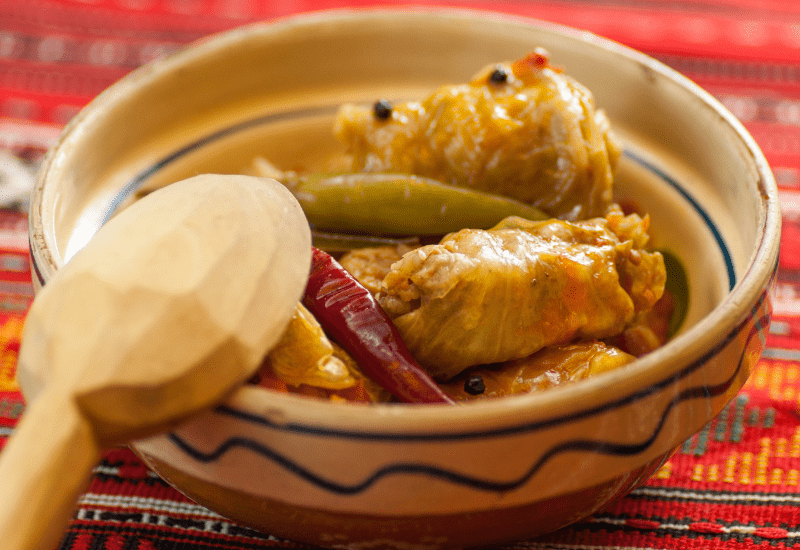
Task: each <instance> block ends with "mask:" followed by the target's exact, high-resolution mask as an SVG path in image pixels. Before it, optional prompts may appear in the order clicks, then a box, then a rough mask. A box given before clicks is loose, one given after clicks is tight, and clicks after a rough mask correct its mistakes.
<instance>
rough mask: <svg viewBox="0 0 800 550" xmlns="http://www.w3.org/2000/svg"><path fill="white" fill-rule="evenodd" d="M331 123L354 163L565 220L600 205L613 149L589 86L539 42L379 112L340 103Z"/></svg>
mask: <svg viewBox="0 0 800 550" xmlns="http://www.w3.org/2000/svg"><path fill="white" fill-rule="evenodd" d="M498 75H501V76H499V77H498ZM334 132H335V135H336V137H337V138H338V140H339V141H340V142H341V143H343V144H344V145H345V147H346V149H347V152H348V153H349V154H350V155H351V156H352V166H351V169H352V170H354V171H357V172H361V171H363V172H398V173H407V174H415V175H418V176H425V177H428V178H432V179H435V180H439V181H441V182H444V183H447V184H450V185H455V186H459V187H465V188H469V189H475V190H479V191H484V192H490V193H495V194H498V195H503V196H506V197H510V198H513V199H516V200H518V201H521V202H524V203H526V204H531V205H533V206H536V207H537V208H540V209H541V210H544V211H545V212H547V213H548V214H549V215H550V216H553V217H558V218H560V219H567V220H579V219H587V218H591V217H594V216H603V215H605V214H606V211H607V209H608V208H609V207H610V206H611V203H612V200H613V197H612V184H613V173H614V170H615V167H616V163H617V160H618V158H619V155H620V152H621V149H620V146H619V145H618V144H617V142H616V140H615V138H614V136H613V133H612V131H611V129H610V124H609V120H608V118H607V116H606V115H605V112H604V111H603V110H602V109H597V108H596V107H595V101H594V98H593V96H592V94H591V92H590V91H589V90H588V89H587V88H586V87H584V86H583V85H581V84H580V83H579V82H577V81H576V80H575V79H573V78H571V77H569V76H568V75H566V74H564V73H563V72H561V71H560V70H559V69H558V68H555V67H553V66H551V65H550V63H549V60H548V57H547V54H546V52H543V51H541V50H537V51H536V52H534V53H532V54H531V55H529V56H527V57H525V58H523V59H520V60H518V61H515V62H513V63H509V62H504V63H496V64H492V65H489V66H487V67H485V68H484V69H482V70H481V71H480V72H478V73H477V74H476V75H475V76H474V77H473V78H472V80H471V81H470V82H469V83H466V84H459V85H448V86H442V87H441V88H439V89H438V90H436V91H434V92H433V93H432V94H430V95H429V96H428V97H426V98H424V99H422V100H421V101H408V102H403V103H396V104H395V105H394V106H393V107H392V109H391V111H390V112H388V113H386V112H384V113H383V116H378V115H377V114H376V112H375V110H374V109H373V108H372V107H371V106H364V105H344V106H342V107H341V108H340V110H339V113H338V114H337V118H336V121H335V128H334Z"/></svg>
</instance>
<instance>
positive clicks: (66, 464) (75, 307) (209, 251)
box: [0, 175, 311, 550]
mask: <svg viewBox="0 0 800 550" xmlns="http://www.w3.org/2000/svg"><path fill="white" fill-rule="evenodd" d="M310 255H311V237H310V231H309V227H308V223H307V221H306V219H305V217H304V215H303V212H302V210H301V208H300V206H299V204H298V203H297V202H296V201H295V199H294V198H293V197H292V195H291V193H289V191H287V190H286V189H285V188H284V187H283V186H282V185H281V184H279V183H277V182H276V181H274V180H265V179H260V178H251V177H247V176H216V175H204V176H197V177H194V178H191V179H189V180H184V181H182V182H178V183H175V184H173V185H170V186H168V187H165V188H164V189H161V190H159V191H156V192H154V193H152V194H150V195H148V196H147V197H145V198H143V199H142V200H141V201H139V202H137V203H135V204H133V205H132V206H130V207H128V208H127V209H125V210H123V211H122V212H121V213H120V214H118V215H117V216H115V217H114V218H112V219H111V220H110V221H109V222H108V223H107V224H105V225H104V226H103V227H102V228H101V229H100V231H99V232H98V233H97V235H96V236H95V237H93V238H92V239H91V240H90V242H89V243H88V245H87V246H86V247H85V248H84V249H83V250H81V251H80V252H79V253H77V254H76V255H75V257H74V258H73V259H72V260H70V261H69V262H68V263H67V264H66V266H65V267H63V268H62V269H60V270H58V271H57V272H56V274H55V276H54V277H53V278H52V279H51V280H50V281H49V282H48V283H47V285H46V286H45V287H44V288H43V289H42V290H41V292H40V293H39V294H38V295H37V296H36V298H35V300H34V303H33V305H32V307H31V309H30V312H29V314H28V317H27V319H26V324H25V329H24V332H23V338H22V347H21V350H20V355H19V362H18V376H19V381H20V385H21V386H22V388H23V391H24V392H25V396H26V399H27V401H28V407H27V409H26V411H25V414H24V416H23V418H22V419H21V421H20V423H19V425H18V426H17V429H16V430H15V432H14V434H13V435H12V437H11V438H10V440H9V441H8V444H7V445H6V447H5V449H4V450H3V452H2V453H1V454H0V540H2V541H3V548H4V549H5V550H33V549H46V550H49V549H50V548H55V547H56V545H57V544H58V542H59V541H60V539H61V537H62V536H63V533H64V529H65V527H66V524H67V522H68V521H69V519H70V516H71V514H72V512H73V510H74V506H75V502H76V500H77V499H78V497H79V496H80V494H81V493H82V492H83V490H84V489H85V487H86V484H87V482H88V480H89V478H90V473H91V469H92V468H93V466H94V465H96V463H97V462H98V460H99V458H100V456H101V452H102V451H103V450H104V449H106V448H108V447H110V446H113V445H116V444H119V443H123V442H126V441H129V440H131V439H135V438H140V437H143V436H147V435H152V434H155V433H158V432H159V431H163V430H165V429H167V428H169V427H170V426H172V425H174V424H176V423H178V422H179V421H181V420H183V419H185V418H186V417H188V416H189V415H191V414H193V413H196V412H198V411H200V410H202V409H205V408H207V407H210V406H211V405H213V404H215V403H217V402H219V401H221V400H222V399H224V398H225V397H226V396H227V395H228V394H229V393H231V392H232V391H233V390H234V389H235V388H236V387H237V386H238V385H240V384H242V383H243V382H245V381H246V380H247V379H248V378H249V377H250V376H252V374H253V373H254V372H255V371H256V369H257V368H258V365H259V364H260V362H261V360H262V358H263V356H264V355H265V353H266V352H267V351H268V350H269V349H270V348H271V347H272V346H273V345H274V344H275V343H277V341H278V339H279V338H280V336H281V334H282V332H283V330H284V328H285V327H286V325H287V324H288V322H289V320H290V318H291V316H292V314H293V312H294V310H295V307H296V305H297V302H298V300H299V299H300V298H301V295H302V293H303V290H304V288H305V285H306V279H307V277H308V269H309V265H310Z"/></svg>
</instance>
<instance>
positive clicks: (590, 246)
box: [377, 211, 666, 381]
mask: <svg viewBox="0 0 800 550" xmlns="http://www.w3.org/2000/svg"><path fill="white" fill-rule="evenodd" d="M648 222H649V219H648V218H644V219H642V218H640V217H639V216H638V215H636V214H631V215H629V216H624V215H623V214H622V213H619V212H616V211H615V212H612V213H610V214H609V215H608V216H606V217H605V218H595V219H591V220H585V221H580V222H574V223H573V222H565V221H562V220H549V221H544V222H531V221H528V220H523V219H521V218H509V219H507V220H505V221H504V222H503V223H501V224H500V225H499V226H498V227H496V228H494V229H491V230H488V231H484V230H473V229H464V230H461V231H459V232H456V233H452V234H450V235H448V236H446V237H445V238H444V239H443V240H442V241H441V242H440V243H439V244H436V245H427V246H423V247H420V248H417V249H415V250H413V251H411V252H409V253H407V254H406V255H404V256H403V258H402V259H401V260H400V261H398V262H396V263H394V264H393V265H392V268H391V271H390V272H389V274H388V275H387V276H386V277H385V278H384V280H383V283H382V285H381V291H380V293H379V294H378V297H377V299H378V302H379V303H380V304H381V306H382V307H383V308H384V310H385V311H386V312H387V313H388V314H389V316H390V317H391V318H392V319H393V321H394V323H395V324H396V325H397V328H398V329H399V330H400V332H401V334H402V335H403V339H404V340H405V343H406V345H407V346H408V348H409V350H411V352H412V354H413V355H414V357H415V358H416V359H417V361H419V363H420V364H422V365H423V366H424V367H425V368H426V369H427V370H428V372H429V373H430V374H431V375H432V376H433V377H434V378H435V379H436V380H439V381H445V380H449V379H450V378H452V377H453V376H455V375H457V374H458V373H460V372H461V371H463V370H464V369H466V368H467V367H470V366H474V365H483V364H489V363H499V362H504V361H510V360H513V359H520V358H523V357H526V356H528V355H531V354H533V353H535V352H536V351H538V350H540V349H542V348H544V347H545V346H549V345H552V344H559V343H567V342H570V341H572V340H575V339H599V338H605V337H609V336H613V335H615V334H618V333H620V332H621V331H623V330H624V329H625V328H626V326H627V325H628V324H629V323H630V322H632V321H633V320H634V318H635V316H636V314H637V312H639V311H645V310H648V309H650V308H651V307H652V306H653V304H655V302H656V301H657V300H658V299H659V298H660V296H661V295H662V293H663V291H664V283H665V280H666V271H665V268H664V260H663V258H662V256H661V254H659V253H657V252H647V251H646V250H645V249H644V246H645V244H646V243H647V226H648Z"/></svg>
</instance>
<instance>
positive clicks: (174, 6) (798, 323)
mask: <svg viewBox="0 0 800 550" xmlns="http://www.w3.org/2000/svg"><path fill="white" fill-rule="evenodd" d="M387 4H388V3H384V5H387ZM394 4H395V5H396V4H398V3H394ZM374 5H378V4H377V3H375V2H361V1H360V0H358V1H356V2H350V3H342V2H336V1H333V0H277V1H272V2H267V1H261V0H0V205H1V206H2V209H0V448H2V446H3V444H4V442H5V439H6V438H7V437H8V435H9V434H11V433H12V431H13V429H14V425H15V424H16V422H17V420H18V419H19V418H20V416H21V415H22V414H23V411H24V401H23V399H22V397H21V395H20V393H19V389H18V387H17V385H16V383H15V381H14V371H15V361H16V356H17V352H18V350H19V339H20V332H21V329H22V326H23V322H24V317H25V312H26V311H27V308H28V306H29V304H30V301H31V300H32V298H33V291H32V287H31V283H30V273H29V268H30V266H29V262H28V257H27V217H26V214H25V209H26V205H27V190H28V189H29V187H30V185H31V182H32V179H33V177H34V174H35V172H36V169H37V166H38V164H39V162H40V161H41V158H42V155H43V154H44V151H45V150H46V149H47V147H48V146H49V145H51V144H52V143H53V142H54V140H55V139H56V137H57V135H58V133H59V131H60V129H61V128H62V127H63V125H64V124H65V123H66V122H67V121H68V120H69V119H70V118H71V117H72V116H73V115H74V114H75V113H76V112H77V111H78V109H80V108H81V107H82V106H83V105H85V104H86V103H87V102H88V101H89V100H91V99H92V98H93V97H94V96H95V95H96V94H97V93H99V92H100V91H101V90H103V89H104V88H105V87H107V86H108V85H110V84H111V83H112V82H114V81H115V80H117V79H119V78H120V77H122V76H123V75H124V74H126V73H127V72H129V71H130V70H132V69H134V68H135V67H137V66H139V65H141V64H142V63H145V62H147V61H150V60H152V59H154V58H156V57H159V56H162V55H164V54H167V53H169V52H172V51H175V50H178V49H180V48H182V47H183V46H184V45H185V44H187V43H189V42H191V41H193V40H196V39H198V38H200V37H203V36H205V35H208V34H210V33H214V32H218V31H221V30H225V29H229V28H232V27H236V26H239V25H242V24H246V23H250V22H253V21H261V20H269V19H273V18H276V17H283V16H286V15H289V14H293V13H297V12H304V11H310V10H318V9H327V8H340V7H346V6H348V7H352V6H374ZM438 5H443V4H442V3H439V4H438ZM447 5H459V6H465V7H469V8H477V9H492V10H495V11H505V12H509V13H515V14H521V15H526V16H532V17H535V18H538V19H544V20H549V21H554V22H558V23H563V24H566V25H569V26H573V27H578V28H581V29H587V30H590V31H592V32H595V33H597V34H600V35H603V36H606V37H609V38H612V39H614V40H617V41H619V42H622V43H624V44H627V45H630V46H632V47H634V48H636V49H639V50H642V51H644V52H646V53H648V54H650V55H652V56H654V57H656V58H658V59H660V60H662V61H664V62H665V63H667V64H668V65H670V66H672V67H674V68H676V69H677V70H679V71H680V72H682V73H683V74H685V75H687V76H688V77H690V78H691V79H693V80H694V81H696V82H697V83H699V84H700V85H701V86H703V87H704V88H706V89H707V90H709V91H710V92H711V93H712V94H714V95H715V96H716V97H717V98H719V99H720V100H721V101H722V102H723V103H724V104H725V105H726V106H727V107H728V108H729V109H730V110H731V111H732V112H733V113H734V114H735V115H736V116H738V117H739V118H740V119H741V120H742V122H743V123H744V124H745V126H746V127H747V129H748V130H749V131H750V132H751V133H752V134H753V136H754V137H755V139H756V141H757V142H758V143H759V144H760V146H761V147H762V149H763V150H764V153H765V154H766V156H767V159H768V160H769V162H770V165H771V166H772V168H773V171H774V173H775V176H776V178H777V180H778V184H779V186H780V192H781V201H782V207H783V217H784V226H783V227H784V229H783V237H782V246H781V263H780V269H779V272H778V281H777V285H776V290H775V295H774V315H773V321H772V326H771V329H770V334H769V336H768V339H767V349H766V351H765V353H764V356H763V358H762V360H761V361H760V363H759V364H758V366H757V368H756V369H755V371H754V372H753V374H752V376H751V378H750V380H749V381H748V383H747V384H746V386H745V387H744V388H743V389H742V391H741V392H740V393H739V394H738V395H737V396H736V397H735V399H734V400H733V401H732V402H731V403H730V404H729V406H728V407H727V408H726V409H725V410H723V412H722V413H721V414H720V415H719V417H718V418H717V419H715V420H714V421H712V422H711V423H710V424H708V425H707V426H706V427H705V428H704V429H703V430H702V431H701V432H700V433H698V434H696V435H695V436H693V437H692V438H690V439H689V440H687V441H686V442H685V443H684V444H683V446H682V447H681V448H680V449H679V450H678V451H677V452H676V453H675V454H674V455H673V456H672V458H671V459H670V460H669V461H668V462H667V463H666V464H665V465H664V466H663V467H662V468H661V469H660V470H659V471H658V472H657V473H656V474H655V475H653V477H652V478H651V479H650V480H648V481H647V483H646V484H645V485H644V486H642V487H640V488H639V489H636V490H635V491H634V492H633V493H631V494H630V495H628V496H627V497H625V498H623V499H622V500H621V501H619V502H618V503H616V504H614V505H612V506H611V507H609V508H607V509H605V510H603V511H601V512H599V513H597V514H595V515H593V516H591V517H589V518H587V519H585V520H583V521H581V522H579V523H577V524H575V525H573V526H571V527H569V528H566V529H562V530H560V531H558V532H555V533H552V534H550V535H547V536H544V537H541V538H539V539H536V540H532V541H528V542H525V543H519V544H516V545H514V546H512V547H509V548H531V549H603V548H724V549H745V548H755V547H758V548H795V547H797V548H800V494H798V484H800V247H799V245H800V3H796V2H794V1H784V0H772V1H768V0H650V1H634V0H613V1H611V0H609V1H606V2H590V1H582V0H556V1H549V2H548V1H545V2H533V1H530V2H525V1H521V0H511V1H507V2H504V3H502V4H499V3H498V4H494V3H490V2H479V1H474V2H472V1H462V2H458V3H456V2H451V3H449V4H447ZM2 481H3V480H0V483H2ZM8 505H9V503H4V502H0V506H8ZM2 545H3V543H2V540H0V549H1V548H2ZM268 547H279V548H298V547H300V548H302V546H301V545H297V544H294V543H291V542H287V541H282V540H278V539H275V538H274V537H270V536H269V535H268V534H264V533H258V532H255V531H253V530H251V529H248V528H245V527H242V526H240V525H237V524H236V523H234V522H232V521H230V520H228V519H226V518H223V517H221V516H219V515H217V514H215V513H213V512H211V511H209V510H207V509H205V508H203V507H201V506H198V505H196V504H194V503H193V502H191V501H190V500H188V499H187V498H186V497H184V496H182V495H181V494H180V493H178V492H177V491H175V490H174V489H172V488H171V487H170V486H168V485H167V484H166V483H165V482H164V481H162V480H161V479H159V478H158V477H157V476H156V475H155V474H153V473H152V472H150V471H148V469H147V468H145V467H144V466H143V465H142V463H141V462H140V461H139V460H138V459H137V458H136V457H135V456H134V455H133V454H132V453H131V452H130V451H128V450H127V449H116V450H113V451H111V452H108V453H107V454H105V456H104V457H103V460H102V462H101V464H100V465H99V466H98V467H97V468H96V470H95V471H94V475H93V479H92V482H91V485H90V486H89V488H88V491H87V493H86V494H85V495H83V497H82V498H81V499H80V501H79V503H78V508H77V512H76V516H75V518H74V520H73V521H72V522H71V524H70V526H69V529H68V531H67V532H66V533H65V538H64V539H63V541H62V543H61V545H60V550H205V549H208V550H212V549H216V550H218V549H229V550H243V549H260V548H268Z"/></svg>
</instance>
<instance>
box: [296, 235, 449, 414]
mask: <svg viewBox="0 0 800 550" xmlns="http://www.w3.org/2000/svg"><path fill="white" fill-rule="evenodd" d="M311 258H312V260H311V274H310V275H309V277H308V285H307V286H306V293H305V296H304V297H303V305H305V306H306V307H307V308H308V309H309V311H311V313H313V314H314V316H315V317H316V318H317V320H318V321H319V323H320V324H321V325H322V328H324V329H325V331H326V332H327V333H328V334H329V335H330V336H331V337H333V339H334V340H336V341H337V342H338V343H339V345H341V346H342V347H343V348H344V349H345V350H347V352H348V353H350V355H351V356H352V357H353V359H355V360H356V361H357V362H358V364H359V365H361V368H362V369H364V372H365V373H366V374H367V375H368V376H369V377H370V378H372V379H373V380H375V382H377V383H378V384H380V385H381V386H382V387H383V388H385V389H386V390H387V391H388V392H389V393H391V394H392V395H394V396H395V397H397V398H398V399H400V400H401V401H404V402H406V403H450V404H453V403H454V401H453V400H452V399H450V398H449V397H448V396H447V395H445V393H444V392H443V391H442V389H441V388H440V387H439V386H437V385H436V382H434V381H433V379H431V377H430V376H428V374H427V373H426V372H425V371H424V370H422V367H420V366H419V364H418V363H417V362H416V360H415V359H414V358H413V357H412V356H411V353H410V352H409V351H408V348H407V347H406V345H405V344H404V343H403V339H402V337H401V336H400V332H399V331H398V330H397V327H395V326H394V323H392V321H391V319H389V316H388V315H387V314H386V312H385V311H383V309H382V308H381V306H380V305H379V304H378V303H377V302H376V301H375V298H374V297H373V296H372V294H371V293H370V292H369V291H368V290H367V289H366V288H364V286H363V285H362V284H361V283H359V282H358V281H357V280H356V278H355V277H353V276H352V275H351V274H350V273H349V272H348V271H347V270H346V269H345V268H343V267H342V266H341V265H339V262H337V261H336V260H334V259H333V258H331V257H330V256H329V255H328V254H327V253H325V252H323V251H321V250H319V249H317V248H313V249H312V257H311Z"/></svg>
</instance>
